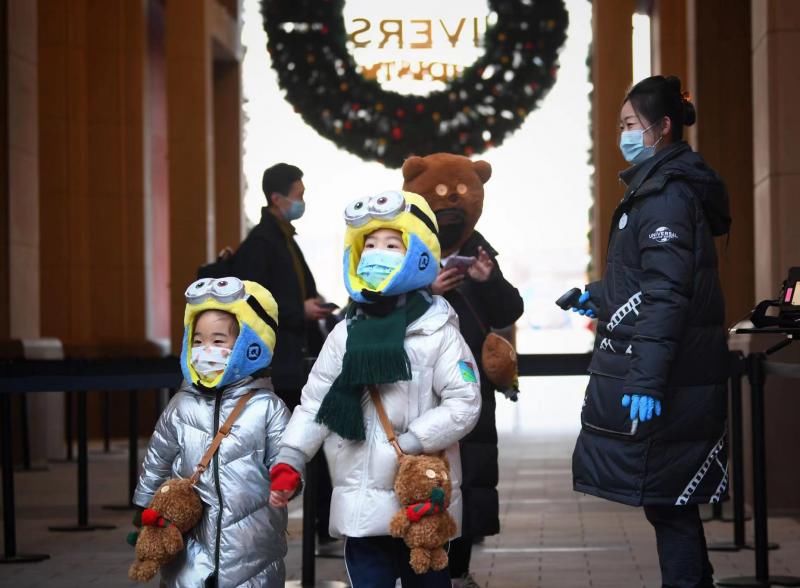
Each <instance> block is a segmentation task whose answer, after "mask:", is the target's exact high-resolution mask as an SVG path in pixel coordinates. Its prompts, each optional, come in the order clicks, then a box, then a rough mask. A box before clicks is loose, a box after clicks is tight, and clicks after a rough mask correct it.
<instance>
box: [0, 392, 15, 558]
mask: <svg viewBox="0 0 800 588" xmlns="http://www.w3.org/2000/svg"><path fill="white" fill-rule="evenodd" d="M0 407H2V408H0V410H2V411H3V431H2V435H3V540H4V543H3V547H4V550H5V556H6V557H7V558H12V557H14V556H15V555H16V554H17V521H16V514H15V511H14V455H13V453H12V450H11V437H12V435H11V397H10V396H9V395H8V394H2V393H0Z"/></svg>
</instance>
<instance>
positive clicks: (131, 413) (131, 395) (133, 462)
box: [103, 390, 139, 510]
mask: <svg viewBox="0 0 800 588" xmlns="http://www.w3.org/2000/svg"><path fill="white" fill-rule="evenodd" d="M138 479H139V394H138V391H137V390H128V497H127V500H126V502H124V503H123V504H106V505H104V506H103V508H105V509H106V510H135V509H136V508H137V507H136V505H135V504H133V494H134V492H136V482H137V481H138Z"/></svg>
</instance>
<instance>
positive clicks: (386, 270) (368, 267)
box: [356, 249, 406, 288]
mask: <svg viewBox="0 0 800 588" xmlns="http://www.w3.org/2000/svg"><path fill="white" fill-rule="evenodd" d="M405 257H406V256H405V254H404V253H400V252H399V251H389V250H386V249H367V250H365V251H364V252H363V253H362V254H361V261H359V262H358V268H357V269H356V273H357V274H358V275H359V277H360V278H361V279H362V280H364V281H365V282H366V283H367V284H368V285H369V287H370V288H377V287H378V284H380V283H381V282H382V281H383V280H384V279H385V278H386V276H388V275H389V274H390V273H392V272H393V271H394V270H395V269H396V268H398V267H399V266H400V264H402V263H403V259H405Z"/></svg>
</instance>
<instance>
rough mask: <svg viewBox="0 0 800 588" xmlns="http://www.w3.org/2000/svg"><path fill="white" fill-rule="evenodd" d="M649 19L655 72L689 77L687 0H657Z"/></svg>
mask: <svg viewBox="0 0 800 588" xmlns="http://www.w3.org/2000/svg"><path fill="white" fill-rule="evenodd" d="M650 19H651V20H650V23H651V25H650V26H651V29H652V37H651V38H652V46H653V47H652V48H653V52H652V71H653V75H664V76H668V75H673V76H678V77H679V78H680V79H682V80H686V79H687V69H686V36H687V30H686V27H687V16H686V0H655V2H653V13H652V14H651V15H650Z"/></svg>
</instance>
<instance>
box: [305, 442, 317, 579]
mask: <svg viewBox="0 0 800 588" xmlns="http://www.w3.org/2000/svg"><path fill="white" fill-rule="evenodd" d="M321 457H322V456H321V455H320V454H319V453H317V455H315V456H314V459H312V460H311V461H310V462H308V465H307V466H306V479H305V487H304V488H303V548H302V553H303V571H302V576H301V578H302V586H303V588H313V587H314V584H316V582H317V578H316V575H317V574H316V561H315V557H316V555H315V552H316V545H315V544H316V533H315V528H316V521H317V476H318V473H319V468H318V464H319V460H320V458H321Z"/></svg>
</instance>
